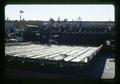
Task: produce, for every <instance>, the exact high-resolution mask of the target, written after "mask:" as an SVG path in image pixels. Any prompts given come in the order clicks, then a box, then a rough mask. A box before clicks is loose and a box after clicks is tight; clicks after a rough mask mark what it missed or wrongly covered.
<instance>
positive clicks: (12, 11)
mask: <svg viewBox="0 0 120 84" xmlns="http://www.w3.org/2000/svg"><path fill="white" fill-rule="evenodd" d="M20 10H22V11H24V13H22V18H24V19H25V20H46V21H47V20H49V18H50V17H52V18H53V19H54V20H57V19H58V17H60V20H63V19H65V18H67V19H68V20H69V21H71V20H72V19H73V20H77V19H78V17H81V20H82V21H115V16H114V15H115V14H114V13H115V11H114V6H113V5H41V4H40V5H7V6H6V7H5V19H6V18H7V17H9V19H10V20H20V12H19V11H20Z"/></svg>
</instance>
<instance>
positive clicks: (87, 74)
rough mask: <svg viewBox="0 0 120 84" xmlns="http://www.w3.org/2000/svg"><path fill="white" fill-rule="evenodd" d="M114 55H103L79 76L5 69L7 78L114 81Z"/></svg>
mask: <svg viewBox="0 0 120 84" xmlns="http://www.w3.org/2000/svg"><path fill="white" fill-rule="evenodd" d="M114 60H115V59H114V57H113V54H110V53H102V54H100V55H99V56H97V57H96V58H95V60H94V62H93V63H94V64H89V66H88V67H87V69H86V70H84V73H83V74H82V75H79V76H73V75H64V74H47V73H40V72H32V71H22V70H12V69H5V77H6V78H10V79H14V78H15V79H16V78H20V79H21V78H37V79H39V78H50V79H54V78H85V79H113V78H114V77H115V61H114Z"/></svg>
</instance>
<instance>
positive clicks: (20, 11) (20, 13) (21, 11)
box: [20, 10, 24, 21]
mask: <svg viewBox="0 0 120 84" xmlns="http://www.w3.org/2000/svg"><path fill="white" fill-rule="evenodd" d="M22 13H24V11H22V10H20V21H21V19H22V17H21V16H22Z"/></svg>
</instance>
